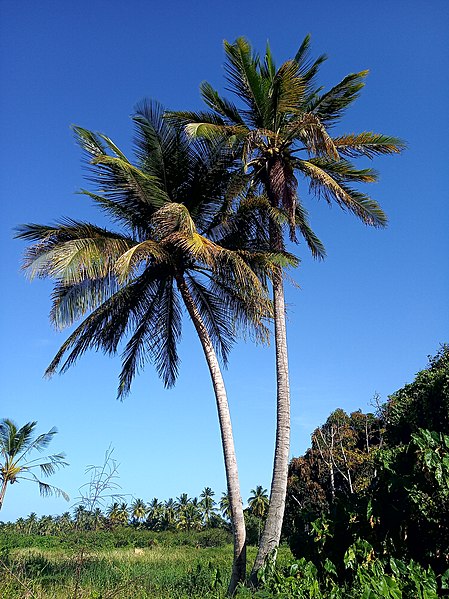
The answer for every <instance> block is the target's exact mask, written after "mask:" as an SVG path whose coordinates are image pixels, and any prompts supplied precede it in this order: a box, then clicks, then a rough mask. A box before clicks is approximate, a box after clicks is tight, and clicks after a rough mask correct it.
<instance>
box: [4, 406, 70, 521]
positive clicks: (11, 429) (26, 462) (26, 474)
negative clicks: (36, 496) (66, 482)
mask: <svg viewBox="0 0 449 599" xmlns="http://www.w3.org/2000/svg"><path fill="white" fill-rule="evenodd" d="M36 424H37V422H27V423H26V424H24V425H23V426H22V427H21V428H17V425H16V424H15V423H14V422H13V421H12V420H9V419H8V418H5V419H4V420H1V421H0V459H1V462H0V483H1V487H0V510H1V509H2V506H3V501H4V499H5V493H6V488H7V486H8V485H9V484H11V485H12V484H14V483H16V482H20V481H21V480H30V481H32V482H34V483H37V484H38V485H39V491H40V493H41V495H43V496H47V495H56V496H62V497H64V499H66V500H67V501H68V500H69V497H68V495H67V493H65V492H64V491H62V489H58V487H54V486H52V485H49V484H48V483H46V482H43V481H42V480H41V479H40V478H38V476H37V475H36V474H35V472H34V470H36V469H38V470H40V472H41V474H42V475H43V476H51V475H52V474H54V473H55V472H56V470H57V469H58V468H62V467H64V466H67V465H68V464H67V462H65V461H64V458H65V455H64V454H63V453H57V454H53V455H49V456H45V457H43V458H34V459H30V454H31V453H32V452H33V451H38V452H42V451H44V450H45V449H46V448H47V447H48V445H49V443H50V442H51V440H52V439H53V437H54V436H55V435H56V433H57V430H56V428H52V429H51V430H49V431H48V433H42V434H41V435H38V436H37V437H34V429H35V427H36Z"/></svg>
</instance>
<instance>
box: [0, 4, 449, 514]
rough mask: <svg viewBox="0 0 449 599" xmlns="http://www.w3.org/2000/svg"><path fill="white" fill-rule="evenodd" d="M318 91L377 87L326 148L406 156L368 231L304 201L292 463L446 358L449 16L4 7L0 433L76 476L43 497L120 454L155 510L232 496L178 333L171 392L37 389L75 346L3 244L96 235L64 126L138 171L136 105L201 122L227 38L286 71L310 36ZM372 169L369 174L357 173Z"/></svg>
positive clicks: (49, 508) (60, 506)
mask: <svg viewBox="0 0 449 599" xmlns="http://www.w3.org/2000/svg"><path fill="white" fill-rule="evenodd" d="M309 32H310V33H311V34H312V49H313V52H314V54H315V55H318V54H321V53H323V52H325V53H327V54H328V55H329V60H328V61H327V62H326V63H325V64H324V65H323V67H322V70H321V79H320V80H321V83H322V84H323V85H324V86H326V87H328V86H330V85H333V84H335V83H337V82H338V81H339V80H341V79H342V78H343V77H344V76H345V75H346V74H348V73H349V72H355V71H360V70H362V69H366V68H368V69H370V75H369V77H368V80H367V85H366V88H365V89H364V91H363V93H362V95H361V98H360V99H359V100H358V101H357V102H356V103H355V104H354V105H353V107H352V108H351V109H350V110H349V111H348V113H347V115H346V116H345V118H344V119H343V120H342V122H341V124H339V125H338V126H337V128H336V129H335V132H336V133H338V132H353V131H361V130H372V131H377V132H383V133H388V134H390V135H396V136H398V137H401V138H403V139H405V140H406V141H407V144H408V149H407V151H406V152H404V153H403V154H402V155H401V156H394V157H384V158H382V157H381V158H378V159H376V160H375V161H374V164H373V166H374V167H375V168H376V169H378V170H379V171H380V174H381V177H380V182H379V183H378V184H376V185H375V186H371V187H370V188H368V191H369V192H370V193H371V194H372V196H373V197H375V198H376V199H377V200H378V201H379V202H380V204H381V205H382V207H383V208H384V210H385V211H386V212H387V214H388V216H389V227H388V228H387V229H386V230H381V231H379V230H370V229H368V228H366V227H364V226H363V225H362V224H361V223H359V222H358V221H357V220H356V219H355V218H354V217H352V216H351V215H348V214H345V213H343V212H341V211H340V210H339V209H338V208H336V207H334V208H332V209H330V208H329V207H328V206H327V205H325V204H324V203H323V202H317V201H316V200H315V199H313V198H309V197H308V196H307V193H306V191H305V190H302V191H301V190H300V195H301V198H302V199H303V201H304V203H305V205H306V207H307V208H308V210H309V212H310V218H311V224H312V226H313V228H314V230H315V231H316V232H317V234H318V236H319V237H320V238H321V239H322V240H323V242H324V243H325V245H326V249H327V253H328V258H327V259H326V261H325V262H322V263H316V262H314V261H313V260H312V259H311V258H310V257H309V256H308V254H307V251H306V248H305V247H304V246H303V245H299V247H297V248H296V251H297V253H298V254H299V256H300V257H301V259H302V263H301V266H300V268H299V269H297V271H295V272H294V273H291V274H292V276H293V277H294V278H295V280H296V281H297V282H298V283H299V285H300V289H296V288H294V287H292V286H290V287H289V288H288V290H287V301H288V304H289V316H288V327H289V328H288V338H289V348H290V368H291V386H292V446H291V454H292V456H293V455H299V454H300V453H302V452H303V451H304V450H305V448H306V447H307V446H308V443H309V436H310V433H311V432H312V430H313V428H314V427H316V426H317V425H318V424H320V423H321V422H323V421H324V420H325V418H326V417H327V415H328V414H329V413H330V411H331V410H333V409H335V408H337V407H342V408H344V409H345V410H347V411H351V410H355V409H357V408H362V409H363V410H367V409H370V401H371V400H372V398H373V396H374V394H375V393H376V392H377V393H379V394H380V396H381V398H382V399H383V400H385V399H386V398H387V396H388V394H390V393H392V392H394V391H395V390H396V389H398V388H399V387H401V386H402V385H403V384H404V383H405V382H407V381H411V380H412V379H413V376H414V374H415V373H416V372H417V371H418V370H420V369H421V368H423V367H425V365H426V361H427V355H428V354H432V353H435V351H436V350H437V348H438V345H439V343H441V342H444V341H447V340H448V325H449V317H448V314H449V312H448V309H447V307H448V299H449V275H448V273H449V269H448V256H449V236H448V235H447V231H448V223H449V207H448V191H447V174H448V167H447V149H446V145H447V139H448V133H449V131H448V129H449V127H448V119H447V99H448V97H449V79H448V75H447V74H448V73H449V46H448V44H447V39H448V33H449V3H447V1H446V0H442V1H438V0H433V1H432V2H430V3H423V2H418V1H416V0H414V1H410V0H408V1H401V0H397V1H395V2H387V1H385V0H380V1H379V0H377V1H370V0H368V1H366V2H363V3H362V2H360V1H345V0H344V1H342V2H334V1H331V0H322V1H318V2H314V3H311V2H304V1H303V0H295V1H281V2H279V3H278V4H277V6H276V8H274V4H273V2H271V1H270V2H268V1H266V0H259V1H257V2H256V1H253V0H250V1H247V2H237V1H235V0H229V1H228V2H226V3H225V4H222V5H218V4H217V5H215V4H213V3H210V2H206V1H204V0H198V1H197V2H180V1H174V2H173V1H172V2H165V3H159V2H158V3H156V2H152V1H149V2H148V1H146V2H144V1H138V0H130V1H129V2H128V3H127V4H126V5H125V4H124V3H122V2H118V1H115V0H109V1H107V2H106V1H100V0H92V1H90V2H87V1H86V0H80V1H78V2H77V3H69V2H66V3H64V2H56V1H50V0H44V1H43V2H39V3H37V2H33V1H31V0H23V1H22V2H20V3H17V2H13V1H9V0H3V1H2V2H1V3H0V61H1V63H0V68H1V73H0V77H1V87H2V93H1V98H0V127H1V129H0V130H1V136H2V144H1V149H0V161H1V165H2V168H1V173H2V174H1V180H0V185H1V197H2V204H1V205H2V209H1V210H2V218H1V223H0V224H1V228H2V234H1V243H2V248H1V250H2V256H3V259H2V270H3V275H2V277H3V281H4V284H3V291H2V294H1V297H0V301H1V319H2V323H1V325H2V327H1V330H2V355H1V361H0V368H1V381H2V394H1V399H0V405H1V410H0V417H2V418H3V417H9V418H12V419H13V420H15V421H16V422H17V423H18V424H20V425H21V424H24V423H25V422H27V421H30V420H37V421H38V430H39V432H42V431H44V430H48V429H49V428H51V427H52V426H54V425H55V426H57V427H58V429H59V433H58V435H57V436H56V437H55V439H54V441H53V443H52V449H53V450H54V451H65V452H66V454H67V459H68V461H69V462H70V467H69V468H67V469H65V470H64V471H61V472H60V473H59V474H58V475H57V476H55V477H53V479H52V482H54V484H57V485H58V486H61V487H62V488H64V489H65V490H66V491H67V492H68V493H69V494H70V495H71V497H72V501H71V503H70V504H68V506H70V505H72V504H73V501H74V500H75V498H76V496H77V495H79V493H78V489H79V487H80V486H81V485H82V484H83V483H84V482H86V480H87V479H86V476H85V473H84V472H85V468H86V466H88V465H89V464H99V463H101V462H102V460H103V456H104V453H105V451H106V449H107V448H108V447H109V446H110V445H112V446H113V447H114V456H115V458H116V459H117V461H118V462H119V464H120V466H119V473H120V484H121V486H122V490H123V493H125V494H128V495H129V497H131V496H134V497H141V498H143V499H145V500H147V501H149V500H150V499H151V498H152V497H154V496H157V497H158V498H159V499H167V498H168V497H175V496H178V495H179V494H180V493H182V492H186V493H188V494H189V495H190V496H195V495H198V494H199V493H200V492H201V490H202V488H203V487H204V486H206V485H208V486H211V487H212V488H213V489H214V490H215V491H216V494H217V496H218V495H219V494H220V493H221V491H223V490H224V489H225V478H224V467H223V460H222V454H221V445H220V439H219V430H218V422H217V416H216V413H215V405H214V398H213V394H212V387H211V383H210V381H209V378H208V373H207V371H206V366H205V364H204V360H203V357H202V354H201V349H200V346H199V342H198V341H197V339H196V338H195V335H194V333H193V331H192V327H191V325H190V323H189V322H188V321H187V320H186V321H185V324H184V332H183V340H182V346H181V357H182V366H181V373H180V377H179V380H178V384H177V386H176V388H175V389H173V390H170V391H167V390H165V389H164V388H163V386H162V384H161V382H160V381H159V380H158V378H157V376H156V374H155V372H154V370H153V369H152V367H151V365H149V366H148V367H147V368H146V370H145V371H144V373H143V374H141V375H140V376H139V377H138V378H137V379H136V380H135V383H134V386H133V390H132V394H131V396H130V397H129V398H128V399H127V400H126V401H125V402H123V403H120V402H117V401H116V400H115V395H116V387H117V375H118V373H119V368H120V363H119V358H116V359H110V358H107V357H105V356H103V355H101V354H97V355H96V354H93V353H90V354H87V355H86V356H85V357H84V358H83V359H81V360H80V362H79V363H78V365H77V366H75V367H74V368H73V369H72V370H71V371H70V372H68V373H67V374H65V375H63V376H55V377H54V378H53V379H51V380H50V381H48V380H44V379H43V378H42V374H43V372H44V370H45V367H46V366H47V365H48V363H49V362H50V360H51V359H52V357H53V356H54V354H55V352H56V351H57V349H58V348H59V346H60V344H61V343H62V342H63V340H64V339H65V338H66V334H67V333H66V332H63V333H57V332H55V331H54V330H53V329H52V328H51V325H50V323H49V320H48V312H49V308H50V293H51V285H50V283H49V282H46V281H35V282H33V283H30V282H29V281H27V280H26V279H25V278H24V276H23V274H22V273H21V272H20V262H21V255H22V252H23V249H24V244H23V243H22V242H20V241H17V240H13V228H14V227H15V226H16V225H18V224H20V223H24V222H41V223H49V222H52V221H54V220H57V219H59V218H60V217H62V216H71V217H74V218H78V219H83V218H85V219H91V220H95V221H96V222H101V221H100V218H99V216H98V215H97V214H96V213H95V212H94V210H93V209H92V208H91V207H90V206H89V205H88V203H87V201H86V198H83V197H81V196H79V195H75V192H76V191H77V189H79V188H80V187H82V186H85V185H86V182H85V180H84V178H83V177H84V174H85V172H84V170H83V168H82V165H81V160H80V152H79V149H78V147H77V146H76V145H75V143H74V140H73V137H72V133H71V131H70V125H71V124H72V123H74V124H77V125H80V126H83V127H86V128H88V129H93V130H96V131H101V132H104V133H106V134H107V135H108V136H109V137H110V138H112V139H113V140H114V141H115V142H116V143H117V145H118V146H119V147H121V148H122V149H123V150H125V151H128V152H129V153H130V148H131V137H132V125H131V121H130V118H129V117H130V115H131V114H132V110H133V106H134V105H135V104H136V103H137V102H138V101H140V100H141V99H142V98H144V97H151V98H155V99H158V100H160V101H161V102H162V103H163V104H164V105H166V106H167V107H169V108H174V109H183V108H190V109H196V108H200V107H201V101H200V97H199V92H198V86H199V84H200V82H201V81H202V80H208V81H210V82H211V83H212V84H213V85H214V86H216V87H217V88H219V89H220V90H223V88H224V77H223V66H222V65H223V59H224V56H223V46H222V43H223V40H224V39H227V40H229V41H233V40H234V39H235V38H236V37H238V36H240V35H244V36H246V37H247V38H248V39H249V40H250V41H251V42H252V43H253V45H254V46H255V47H256V48H258V49H259V50H260V51H261V52H262V51H263V50H264V46H265V43H266V40H267V39H269V40H270V44H271V47H272V51H273V54H274V56H275V58H276V60H277V62H278V64H279V63H281V62H282V61H283V60H286V59H287V58H290V57H291V56H292V55H293V54H294V53H295V52H296V50H297V48H298V46H299V44H300V42H301V41H302V39H303V37H304V35H305V34H306V33H309ZM360 164H365V163H360ZM225 380H226V383H227V388H228V394H229V401H230V404H231V412H232V417H233V423H234V433H235V440H236V447H237V452H238V462H239V470H240V477H241V486H242V494H243V497H244V498H246V497H248V496H249V494H250V490H251V489H252V488H254V487H255V486H256V485H257V484H262V485H264V486H266V487H269V484H270V477H271V468H272V455H273V447H274V418H275V377H274V364H273V348H272V347H268V348H261V347H253V346H252V345H251V344H249V343H243V342H240V343H238V344H237V346H236V347H235V349H234V351H233V352H232V354H231V360H230V366H229V369H228V371H226V372H225ZM68 506H67V504H66V503H65V502H64V501H63V500H62V499H45V500H44V499H40V498H39V495H38V491H37V489H36V488H33V486H32V485H29V484H28V485H26V484H25V483H23V484H20V485H14V486H13V487H10V488H9V490H8V493H7V496H6V499H5V505H4V509H3V511H2V514H1V518H2V519H3V520H8V519H15V518H17V517H19V516H25V515H27V514H29V513H30V512H31V511H36V512H38V513H40V514H42V513H60V512H62V511H64V510H65V509H67V507H68Z"/></svg>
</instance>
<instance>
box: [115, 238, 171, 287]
mask: <svg viewBox="0 0 449 599" xmlns="http://www.w3.org/2000/svg"><path fill="white" fill-rule="evenodd" d="M164 261H165V262H169V261H170V259H169V254H167V252H166V251H165V250H164V249H163V247H162V246H161V244H159V243H157V242H156V241H153V240H152V239H147V240H145V241H142V242H141V243H138V244H136V245H135V246H134V247H132V248H130V249H129V250H128V251H127V252H125V253H124V254H122V255H121V256H120V258H119V259H118V260H117V261H116V262H115V264H114V271H115V273H116V274H117V278H118V281H119V283H125V282H126V281H127V280H128V279H129V278H130V277H133V276H134V273H135V270H136V269H137V268H138V266H139V265H140V264H141V263H142V262H143V263H147V264H148V263H149V262H155V263H161V262H164Z"/></svg>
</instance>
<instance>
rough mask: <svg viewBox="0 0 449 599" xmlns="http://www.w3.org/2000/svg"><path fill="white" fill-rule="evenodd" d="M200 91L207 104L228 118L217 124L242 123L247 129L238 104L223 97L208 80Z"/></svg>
mask: <svg viewBox="0 0 449 599" xmlns="http://www.w3.org/2000/svg"><path fill="white" fill-rule="evenodd" d="M200 92H201V97H202V98H203V100H204V102H205V103H206V104H207V106H209V108H211V109H212V110H214V111H215V112H216V113H218V114H219V115H220V116H222V117H223V118H225V119H226V121H224V122H223V123H217V124H223V125H224V124H227V125H240V126H241V127H243V128H245V129H246V125H245V122H244V120H243V119H242V117H241V115H240V112H239V110H238V108H237V106H236V105H235V104H233V103H232V102H231V101H229V100H227V99H226V98H222V97H221V96H220V95H219V93H218V92H217V91H216V90H215V89H214V88H213V87H212V85H210V83H207V81H204V82H203V83H201V85H200ZM189 122H190V120H189Z"/></svg>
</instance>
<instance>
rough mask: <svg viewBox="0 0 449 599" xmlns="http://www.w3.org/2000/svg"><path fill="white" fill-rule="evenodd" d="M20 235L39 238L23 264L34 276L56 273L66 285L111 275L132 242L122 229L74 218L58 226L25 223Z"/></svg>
mask: <svg viewBox="0 0 449 599" xmlns="http://www.w3.org/2000/svg"><path fill="white" fill-rule="evenodd" d="M17 237H19V238H21V239H29V240H31V239H32V240H38V243H36V244H34V245H32V246H30V247H29V248H28V249H27V250H26V251H25V256H24V263H23V268H24V270H25V271H26V272H27V274H28V276H29V277H30V278H31V279H33V278H34V277H53V278H55V279H57V280H58V281H59V282H60V283H62V284H66V285H68V284H76V283H79V282H81V281H83V280H84V279H86V278H93V279H96V278H102V277H106V276H108V275H109V273H111V271H112V266H113V264H114V262H115V261H116V260H117V258H118V257H119V256H120V255H121V254H122V253H124V252H125V251H127V250H128V249H129V247H130V243H131V241H130V239H129V238H126V237H123V236H122V235H120V234H118V233H111V232H110V231H107V230H106V229H103V228H100V227H97V226H95V225H92V224H90V223H83V222H77V221H70V220H67V221H65V222H62V223H58V224H56V225H54V226H42V225H35V224H30V225H23V226H22V227H20V229H19V230H18V233H17Z"/></svg>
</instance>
